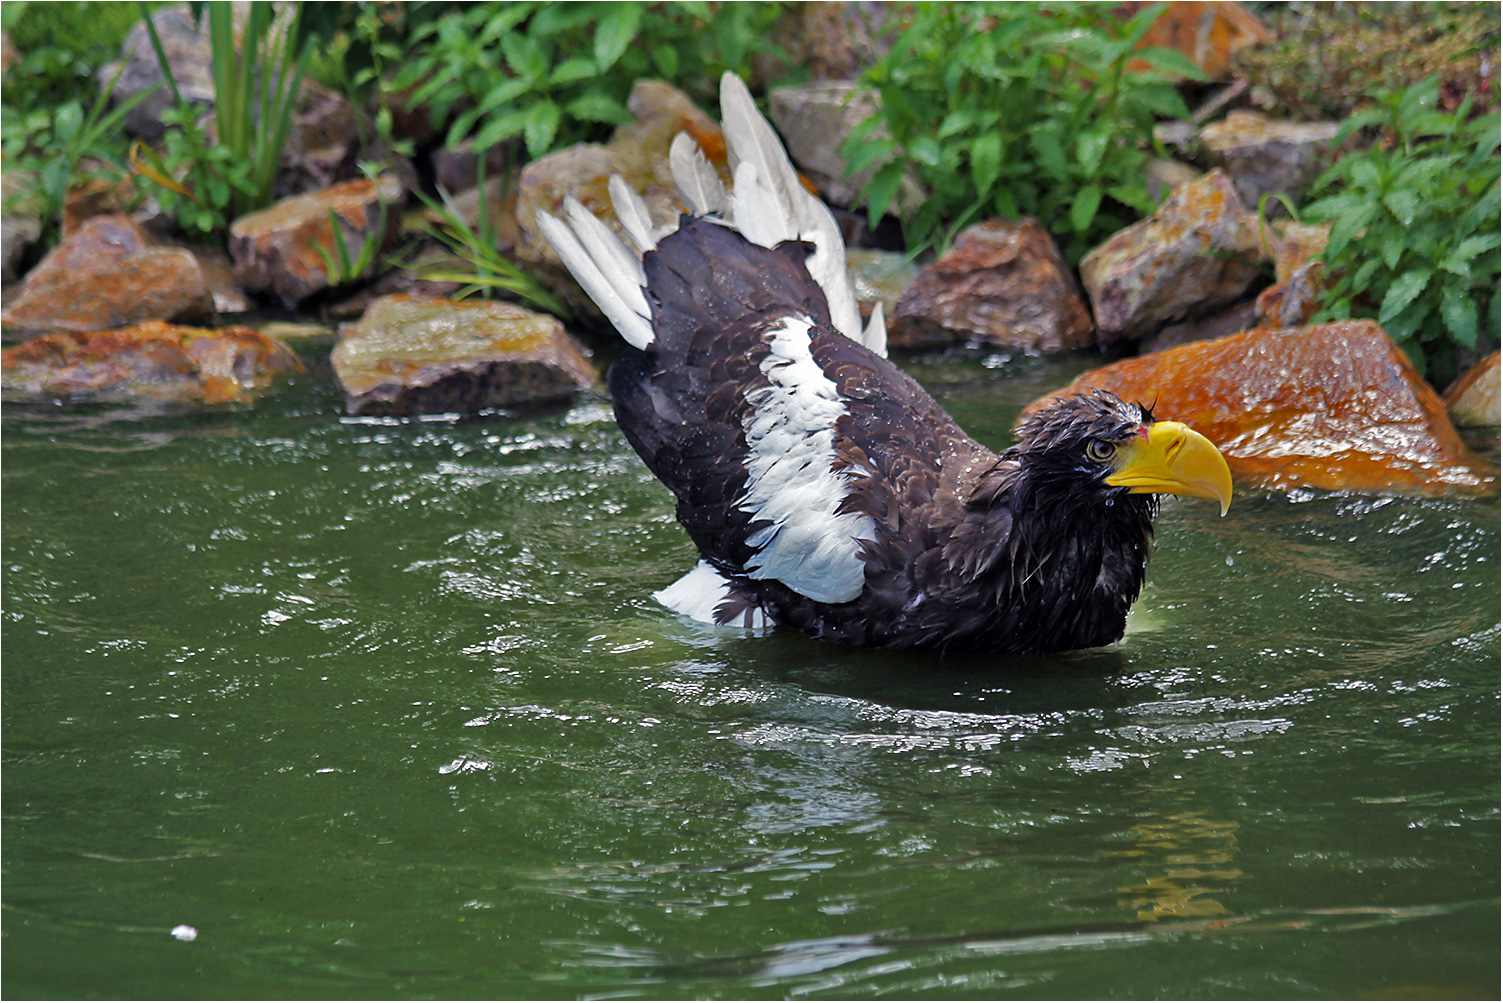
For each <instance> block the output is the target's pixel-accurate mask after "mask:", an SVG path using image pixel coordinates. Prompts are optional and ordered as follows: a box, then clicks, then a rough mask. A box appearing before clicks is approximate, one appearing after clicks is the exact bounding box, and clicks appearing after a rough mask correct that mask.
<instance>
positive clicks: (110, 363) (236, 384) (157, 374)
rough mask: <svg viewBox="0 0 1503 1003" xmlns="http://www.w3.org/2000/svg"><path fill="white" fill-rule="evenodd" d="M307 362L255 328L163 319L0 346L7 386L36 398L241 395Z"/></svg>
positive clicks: (0, 372)
mask: <svg viewBox="0 0 1503 1003" xmlns="http://www.w3.org/2000/svg"><path fill="white" fill-rule="evenodd" d="M300 369H302V365H301V364H300V363H299V362H298V360H297V356H296V355H294V354H293V353H292V351H291V350H290V349H289V348H288V347H287V346H286V345H284V344H282V343H281V342H280V341H278V340H277V339H275V338H270V337H267V336H266V335H264V334H262V333H260V332H259V331H256V330H253V329H251V328H248V327H226V328H220V329H218V330H209V329H205V328H198V327H182V326H179V325H176V324H168V323H167V322H165V321H160V320H149V321H145V322H143V323H140V324H136V325H133V326H131V327H125V328H118V329H115V330H109V331H81V332H68V333H60V334H45V335H40V336H38V337H35V338H32V339H30V340H28V341H24V342H22V343H21V344H19V345H16V346H14V347H12V348H8V349H6V350H5V351H4V352H3V353H0V385H3V386H4V389H5V391H6V393H7V394H8V395H19V396H30V397H100V396H103V397H122V396H136V395H139V396H144V397H151V398H156V399H160V400H179V401H197V402H201V403H204V404H221V403H226V402H242V401H246V400H249V399H250V397H251V396H252V394H253V393H254V392H255V391H257V390H260V389H262V388H264V387H266V386H268V385H269V384H270V383H271V382H272V380H273V378H274V377H276V376H278V375H280V374H282V373H287V372H295V371H297V370H300Z"/></svg>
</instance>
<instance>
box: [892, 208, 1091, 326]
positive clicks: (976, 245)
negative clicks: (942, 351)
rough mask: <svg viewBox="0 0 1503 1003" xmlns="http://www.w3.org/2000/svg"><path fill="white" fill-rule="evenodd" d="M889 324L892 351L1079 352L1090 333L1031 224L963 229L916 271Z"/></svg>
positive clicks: (1060, 267)
mask: <svg viewBox="0 0 1503 1003" xmlns="http://www.w3.org/2000/svg"><path fill="white" fill-rule="evenodd" d="M888 326H889V329H890V335H889V343H890V344H891V345H892V346H893V347H895V348H934V347H939V346H944V345H951V344H955V343H957V342H960V343H964V342H972V341H974V342H980V343H981V344H983V345H990V346H997V347H1000V348H1010V349H1015V350H1019V351H1025V352H1059V351H1063V350H1065V349H1071V348H1084V347H1086V346H1088V345H1090V344H1091V336H1092V333H1093V331H1094V325H1093V324H1092V323H1091V314H1090V312H1089V311H1088V310H1087V309H1086V305H1085V302H1084V301H1083V300H1082V299H1081V298H1080V294H1079V293H1078V292H1077V291H1076V287H1075V281H1074V280H1073V279H1072V278H1071V277H1070V272H1069V269H1068V268H1067V267H1066V266H1065V261H1064V258H1062V257H1061V256H1060V253H1059V250H1058V248H1056V247H1055V245H1054V240H1053V238H1051V237H1050V236H1049V234H1048V232H1047V231H1046V230H1045V229H1044V228H1043V227H1042V226H1040V225H1039V224H1038V223H1037V222H1036V221H1035V220H1032V219H1022V220H1018V221H1008V220H1002V219H994V220H990V221H988V222H986V223H981V224H979V225H977V226H973V227H970V228H969V229H967V230H966V231H965V232H963V233H962V234H961V235H960V237H959V238H958V239H957V240H956V241H955V244H954V246H953V247H951V248H950V250H949V251H947V252H946V253H945V254H944V256H943V257H941V258H940V259H939V260H938V261H936V262H934V263H933V264H931V265H928V266H926V267H925V268H922V269H920V270H919V273H918V276H917V277H916V278H915V279H914V281H913V283H912V285H910V286H909V287H908V290H907V292H905V293H904V294H903V296H902V298H901V299H900V300H899V301H898V304H897V307H896V309H895V310H894V311H893V315H892V321H891V322H890V324H889V325H888Z"/></svg>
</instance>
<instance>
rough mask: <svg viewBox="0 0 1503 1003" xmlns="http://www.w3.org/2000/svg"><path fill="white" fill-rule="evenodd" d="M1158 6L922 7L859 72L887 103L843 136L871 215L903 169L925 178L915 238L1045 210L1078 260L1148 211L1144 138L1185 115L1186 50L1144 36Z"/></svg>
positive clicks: (929, 241)
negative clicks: (867, 175) (1165, 120)
mask: <svg viewBox="0 0 1503 1003" xmlns="http://www.w3.org/2000/svg"><path fill="white" fill-rule="evenodd" d="M1161 9H1162V7H1161V6H1157V7H1150V8H1147V9H1145V10H1142V11H1140V12H1138V13H1137V14H1136V15H1134V16H1133V17H1131V18H1129V19H1126V20H1122V19H1119V18H1118V17H1117V16H1115V15H1114V14H1113V11H1112V9H1111V8H1110V7H1103V6H1101V5H1094V4H1084V5H1049V4H998V3H977V4H949V3H920V4H916V5H914V9H913V13H912V17H911V19H910V20H909V21H908V23H907V25H906V27H905V28H903V30H902V31H901V34H899V35H898V37H897V39H896V40H895V42H894V44H893V46H892V49H891V51H890V52H889V53H888V54H887V55H885V56H884V57H883V58H882V59H881V60H880V61H879V62H878V63H877V65H876V66H874V67H873V68H872V69H871V70H869V71H868V72H867V74H866V75H865V80H866V82H867V83H869V84H871V85H872V86H873V87H875V88H876V89H877V91H878V92H879V93H880V95H881V99H882V111H881V113H880V115H874V116H873V117H872V118H870V119H868V120H867V121H866V122H864V123H862V125H861V126H860V127H858V129H857V130H856V131H855V133H854V134H853V135H852V136H851V138H850V139H849V140H848V141H847V143H846V146H845V147H844V152H845V153H846V154H847V156H848V157H849V158H850V163H849V169H850V171H851V172H852V173H854V172H858V171H861V170H863V169H865V168H867V167H869V166H871V165H873V164H880V165H881V166H879V167H877V169H876V172H875V174H874V175H873V176H872V179H871V182H870V183H869V184H868V185H867V186H866V188H865V190H864V192H863V195H864V198H865V200H866V204H867V206H868V210H869V212H870V213H871V216H872V218H873V219H875V218H877V217H878V216H880V215H881V214H882V213H883V212H884V211H885V210H886V209H887V208H888V206H889V205H890V204H891V203H892V200H893V197H894V195H895V194H896V193H897V191H898V188H899V186H900V185H901V184H902V183H903V178H904V175H905V173H906V172H909V171H914V172H916V173H917V175H918V176H919V178H920V179H921V180H922V183H923V186H924V188H925V189H926V196H927V197H926V199H925V201H924V203H923V204H922V205H921V206H920V207H919V208H918V209H917V211H916V212H914V213H913V214H912V217H911V218H910V219H908V220H906V221H905V227H904V229H905V234H906V237H907V240H908V246H909V249H910V250H921V249H924V248H931V247H933V248H939V249H942V248H944V247H945V246H947V245H948V244H949V243H950V241H951V240H953V239H954V237H955V235H956V234H957V233H959V231H960V230H961V229H962V228H964V227H965V226H967V225H969V224H971V223H973V222H975V221H977V220H978V219H983V218H986V217H987V216H991V215H1002V216H1005V217H1008V218H1016V217H1018V216H1020V215H1029V216H1033V217H1035V218H1037V219H1038V220H1039V221H1040V222H1041V223H1042V224H1043V225H1044V226H1045V227H1047V228H1048V229H1049V230H1050V231H1051V232H1053V233H1054V234H1055V235H1056V236H1058V237H1061V238H1062V244H1063V245H1064V251H1065V256H1066V258H1067V259H1069V260H1070V262H1071V263H1074V262H1075V261H1077V260H1078V259H1079V258H1080V257H1081V255H1082V254H1084V253H1085V251H1086V250H1087V249H1088V248H1089V247H1091V246H1092V245H1093V244H1094V243H1096V242H1099V241H1100V240H1101V239H1102V238H1104V237H1106V236H1107V235H1108V234H1110V233H1112V232H1114V231H1116V230H1118V229H1120V228H1121V227H1122V226H1124V225H1126V224H1127V223H1131V222H1133V221H1134V220H1135V219H1137V218H1138V217H1139V216H1140V215H1141V214H1144V213H1148V212H1152V211H1153V209H1154V201H1153V199H1152V198H1151V197H1150V195H1149V193H1148V188H1147V182H1146V179H1145V177H1144V167H1145V165H1146V164H1147V161H1148V153H1147V152H1146V150H1145V146H1147V145H1148V144H1150V143H1151V142H1152V137H1153V132H1152V129H1153V123H1154V120H1155V117H1156V116H1188V114H1189V113H1188V110H1187V109H1186V108H1185V106H1184V102H1183V101H1182V100H1181V98H1180V96H1179V94H1178V93H1177V92H1176V91H1175V89H1174V86H1173V83H1172V82H1171V77H1170V74H1171V73H1172V74H1174V75H1177V76H1180V77H1190V78H1197V79H1198V78H1199V77H1200V73H1199V71H1198V70H1197V69H1196V68H1195V66H1194V65H1193V64H1192V63H1190V61H1189V60H1188V59H1186V58H1185V57H1184V56H1182V55H1180V54H1179V53H1177V52H1173V51H1170V50H1163V49H1151V48H1142V49H1140V48H1137V46H1138V45H1139V43H1140V42H1141V41H1142V39H1143V37H1144V35H1145V34H1146V33H1147V31H1148V28H1149V26H1150V25H1151V24H1152V22H1153V19H1154V18H1155V17H1156V16H1157V15H1158V14H1159V12H1160V10H1161Z"/></svg>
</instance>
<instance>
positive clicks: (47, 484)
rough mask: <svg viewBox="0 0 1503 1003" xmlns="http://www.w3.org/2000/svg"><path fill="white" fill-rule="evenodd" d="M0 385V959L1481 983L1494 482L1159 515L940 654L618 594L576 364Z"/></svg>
mask: <svg viewBox="0 0 1503 1003" xmlns="http://www.w3.org/2000/svg"><path fill="white" fill-rule="evenodd" d="M1082 365H1083V363H1076V362H1063V363H1060V362H1049V363H1045V362H1037V361H1033V362H1026V361H1022V362H1000V361H999V360H991V362H990V364H987V363H986V362H985V361H983V360H978V359H927V360H920V361H917V362H915V363H913V364H912V365H911V366H910V368H911V369H912V371H914V372H915V374H916V375H918V376H919V377H920V378H921V379H922V380H923V381H924V382H925V383H926V385H928V386H929V387H930V388H931V390H933V391H935V393H936V395H937V396H938V397H939V398H940V399H941V401H942V403H944V404H945V405H946V406H947V407H950V408H951V409H952V411H953V412H954V413H955V414H956V416H957V418H959V419H960V420H961V422H962V424H964V425H966V427H967V428H968V429H970V430H971V431H972V432H973V433H974V434H975V435H976V436H977V437H978V438H980V439H981V440H982V441H984V442H986V443H988V444H989V445H992V446H995V447H1000V446H1002V445H1005V444H1006V442H1007V441H1009V440H1008V429H1009V427H1010V425H1011V423H1012V420H1013V419H1014V417H1015V416H1016V414H1017V412H1018V410H1019V409H1020V408H1021V407H1022V405H1023V404H1025V403H1026V402H1027V401H1029V400H1031V399H1033V397H1035V396H1036V395H1038V394H1039V393H1041V392H1043V391H1045V390H1048V389H1052V388H1053V387H1055V386H1058V385H1060V384H1062V383H1063V382H1065V381H1066V380H1067V379H1068V378H1069V376H1071V375H1073V373H1074V372H1075V371H1076V370H1078V369H1079V368H1081V367H1082ZM3 421H4V429H3V431H4V438H3V446H4V452H3V464H4V465H3V477H4V481H3V489H4V495H3V497H4V521H3V542H4V552H3V560H4V627H3V629H4V637H3V643H4V652H3V653H4V663H3V673H4V674H3V712H4V764H5V765H4V791H3V793H4V833H3V844H0V845H3V862H4V886H3V895H4V906H5V911H4V938H3V951H4V956H3V980H4V985H3V990H4V993H5V994H6V995H7V996H10V997H13V998H20V997H32V996H41V997H94V998H98V997H116V996H129V997H165V998H185V997H205V996H208V997H269V998H289V997H330V998H336V997H351V996H355V997H475V998H494V997H529V998H539V997H558V998H584V997H590V998H600V997H605V998H717V997H721V998H763V997H769V998H777V997H815V998H818V997H845V998H849V997H898V998H907V997H935V998H974V999H995V998H1006V997H1029V998H1031V997H1056V998H1079V997H1102V998H1148V997H1189V998H1213V997H1214V998H1237V997H1281V998H1288V997H1298V998H1338V997H1339V998H1348V997H1383V998H1404V997H1435V996H1463V997H1484V998H1496V997H1497V995H1498V992H1499V984H1498V983H1499V979H1498V973H1499V934H1500V930H1499V877H1498V874H1499V852H1500V845H1499V826H1498V822H1499V812H1498V806H1499V770H1498V767H1499V705H1498V667H1499V607H1500V594H1499V593H1500V590H1499V581H1500V579H1499V510H1498V503H1497V500H1496V499H1489V500H1484V501H1481V502H1476V501H1465V502H1462V501H1454V502H1453V501H1427V500H1416V499H1407V498H1386V497H1370V496H1344V495H1339V494H1334V495H1333V494H1327V493H1313V492H1306V493H1296V494H1295V495H1292V496H1290V495H1263V494H1258V493H1246V492H1244V493H1241V494H1239V496H1238V498H1237V499H1236V501H1235V503H1234V504H1233V507H1232V510H1231V512H1230V513H1229V514H1228V515H1227V516H1226V517H1225V518H1218V517H1217V516H1216V513H1215V510H1214V507H1213V506H1211V505H1208V504H1203V503H1196V502H1181V501H1179V500H1170V501H1168V502H1167V503H1166V505H1165V508H1164V512H1163V515H1162V516H1161V518H1160V521H1159V535H1158V544H1157V552H1156V554H1155V557H1154V561H1153V563H1152V565H1151V568H1150V577H1149V585H1148V587H1147V588H1146V590H1145V592H1144V595H1143V598H1142V599H1141V600H1140V602H1139V604H1138V606H1137V607H1136V608H1135V610H1134V613H1133V616H1132V618H1131V620H1130V622H1129V632H1128V635H1127V637H1126V638H1125V640H1124V641H1123V642H1122V644H1121V645H1119V646H1116V647H1114V648H1109V649H1098V650H1094V651H1089V652H1082V653H1077V654H1072V655H1067V656H1060V657H1050V658H1031V659H1019V658H1010V659H995V658H992V659H987V658H978V657H953V656H952V657H942V656H938V655H933V654H915V653H901V654H894V653H880V652H868V651H857V650H847V649H843V648H839V647H833V646H828V645H822V644H818V643H816V642H813V641H810V640H807V639H805V638H804V637H802V636H801V635H797V634H791V633H785V632H776V633H774V634H773V635H772V636H769V637H761V638H758V637H750V636H744V635H742V634H740V633H737V632H733V631H715V630H711V629H706V628H701V627H698V626H695V625H693V624H690V623H687V622H684V621H682V620H680V619H678V618H676V617H674V616H673V615H671V614H669V613H667V612H666V611H664V610H662V609H661V608H659V607H658V606H657V605H656V604H655V603H654V602H653V601H652V600H651V598H650V593H651V592H652V591H653V590H654V589H657V588H661V587H662V586H663V585H665V584H666V583H668V582H670V581H672V580H673V579H674V578H675V577H677V576H678V575H679V574H680V573H682V572H683V571H684V570H686V569H687V568H688V566H689V565H690V564H691V563H692V560H693V557H692V553H691V549H690V545H689V544H688V542H687V539H686V537H685V536H684V534H683V533H682V531H681V530H680V529H679V528H678V526H677V525H676V523H675V522H674V520H673V517H672V509H671V504H670V500H669V497H668V495H667V492H666V491H665V490H664V489H663V488H661V487H660V486H659V485H658V484H657V483H656V482H655V481H654V480H653V479H652V477H651V475H650V474H648V473H647V471H646V470H645V468H644V467H643V466H642V465H641V463H640V462H639V461H638V460H637V458H636V457H635V455H634V454H632V453H631V451H630V449H629V448H628V447H627V446H626V445H625V443H624V441H623V440H622V438H621V436H620V434H619V432H618V431H617V430H616V428H615V425H614V423H613V422H612V420H611V417H610V410H609V406H608V404H606V403H604V402H603V401H601V400H600V399H598V398H584V399H581V400H578V401H576V402H575V403H573V404H572V405H571V406H569V407H567V408H559V409H556V410H554V411H550V412H544V413H541V414H533V415H525V416H496V417H491V418H487V419H483V420H470V421H453V420H444V419H437V420H426V421H385V420H355V419H348V418H342V417H340V408H339V401H338V399H337V397H336V395H335V393H334V392H333V391H332V389H331V388H330V387H329V386H328V385H327V383H326V382H325V381H324V380H321V379H319V378H318V377H317V376H316V375H313V376H306V377H301V378H299V379H298V380H295V381H293V382H292V383H290V384H288V385H286V386H285V387H283V388H282V389H280V390H279V391H278V392H276V393H275V394H274V395H273V396H271V397H268V398H265V399H263V400H262V401H261V402H260V403H259V404H258V405H257V406H255V407H254V408H251V409H243V410H223V411H216V412H212V413H176V414H174V413H170V412H166V413H164V412H154V413H147V412H135V411H132V410H131V409H129V408H124V407H113V406H99V405H95V406H87V407H85V406H73V407H15V406H9V405H8V406H7V408H6V411H5V414H4V419H3ZM188 927H191V928H192V929H191V932H192V933H196V938H195V939H192V940H186V939H179V938H185V937H187V936H189V935H190V931H189V930H187V929H185V928H188ZM175 928H176V929H177V930H178V934H177V936H174V935H173V932H172V931H174V929H175Z"/></svg>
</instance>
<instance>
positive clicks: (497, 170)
mask: <svg viewBox="0 0 1503 1003" xmlns="http://www.w3.org/2000/svg"><path fill="white" fill-rule="evenodd" d="M507 155H508V149H507V146H506V144H504V143H498V144H496V145H495V146H492V147H491V148H490V149H488V150H486V151H485V176H486V178H487V179H495V178H499V177H501V176H502V175H503V174H505V173H506V168H507ZM431 160H432V164H433V182H434V184H436V185H438V187H440V188H442V189H443V190H444V191H446V192H450V193H454V192H462V191H467V190H469V189H471V188H474V187H475V186H476V185H477V184H479V183H480V155H479V154H478V153H476V152H475V143H474V141H473V140H469V139H466V140H462V141H461V142H459V143H456V144H455V145H454V146H451V147H445V148H444V149H442V150H435V151H434V153H433V156H432V158H431Z"/></svg>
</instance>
